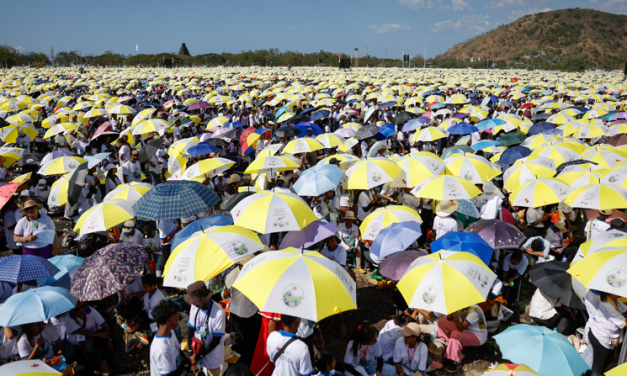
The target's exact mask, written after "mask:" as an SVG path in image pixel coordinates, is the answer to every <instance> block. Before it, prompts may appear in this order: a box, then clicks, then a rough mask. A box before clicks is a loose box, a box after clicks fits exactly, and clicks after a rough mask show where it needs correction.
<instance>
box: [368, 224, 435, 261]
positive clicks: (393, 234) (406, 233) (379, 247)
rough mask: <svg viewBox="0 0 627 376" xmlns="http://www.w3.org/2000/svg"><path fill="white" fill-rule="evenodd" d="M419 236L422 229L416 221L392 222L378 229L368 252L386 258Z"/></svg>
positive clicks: (404, 248) (407, 245) (406, 246)
mask: <svg viewBox="0 0 627 376" xmlns="http://www.w3.org/2000/svg"><path fill="white" fill-rule="evenodd" d="M420 236H422V230H421V229H420V223H418V222H398V223H392V224H391V225H389V226H388V227H386V228H384V229H382V230H381V231H379V233H378V234H377V236H376V238H375V239H374V241H373V242H372V245H371V246H370V252H371V253H372V254H374V255H375V256H377V257H378V258H380V259H382V258H386V257H388V256H390V255H393V254H395V253H398V252H403V251H404V250H406V249H407V248H409V246H411V245H412V243H413V242H415V241H416V240H417V239H418V238H419V237H420Z"/></svg>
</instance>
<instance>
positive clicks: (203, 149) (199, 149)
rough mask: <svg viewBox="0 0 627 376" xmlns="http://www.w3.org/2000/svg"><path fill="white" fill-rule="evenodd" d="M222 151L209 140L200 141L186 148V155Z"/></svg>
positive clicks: (195, 155)
mask: <svg viewBox="0 0 627 376" xmlns="http://www.w3.org/2000/svg"><path fill="white" fill-rule="evenodd" d="M218 151H220V149H218V147H217V146H215V145H212V144H210V143H208V142H199V143H197V144H196V145H192V146H190V147H189V148H187V150H185V157H186V158H189V157H198V156H201V155H206V154H211V153H216V152H218Z"/></svg>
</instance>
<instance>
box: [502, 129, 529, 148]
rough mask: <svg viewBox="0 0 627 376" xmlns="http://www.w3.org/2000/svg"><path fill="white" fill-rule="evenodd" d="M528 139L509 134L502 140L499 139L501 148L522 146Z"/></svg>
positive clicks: (518, 134)
mask: <svg viewBox="0 0 627 376" xmlns="http://www.w3.org/2000/svg"><path fill="white" fill-rule="evenodd" d="M526 139H527V137H526V136H525V135H522V134H520V133H516V132H514V133H508V134H506V135H504V136H502V137H501V138H499V144H500V145H501V146H512V145H520V144H521V143H523V141H525V140H526Z"/></svg>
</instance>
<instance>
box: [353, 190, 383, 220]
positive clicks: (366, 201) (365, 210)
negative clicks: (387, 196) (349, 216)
mask: <svg viewBox="0 0 627 376" xmlns="http://www.w3.org/2000/svg"><path fill="white" fill-rule="evenodd" d="M378 200H379V196H377V195H374V196H373V195H371V194H370V191H368V190H363V191H361V193H360V194H359V196H357V219H359V221H360V223H361V222H363V221H364V219H366V217H367V216H368V214H370V213H372V209H373V208H374V204H376V202H377V201H378Z"/></svg>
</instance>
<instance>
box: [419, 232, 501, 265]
mask: <svg viewBox="0 0 627 376" xmlns="http://www.w3.org/2000/svg"><path fill="white" fill-rule="evenodd" d="M440 250H448V251H454V252H469V253H472V254H473V255H475V256H477V257H479V258H480V259H481V261H483V263H484V264H485V265H486V266H490V260H491V259H492V255H493V254H494V248H492V246H491V245H490V244H488V242H486V241H485V240H483V238H482V237H481V236H479V234H475V233H474V232H455V231H449V232H447V233H446V234H444V236H442V237H440V238H439V239H438V240H436V241H434V242H433V243H431V252H437V251H440Z"/></svg>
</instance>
